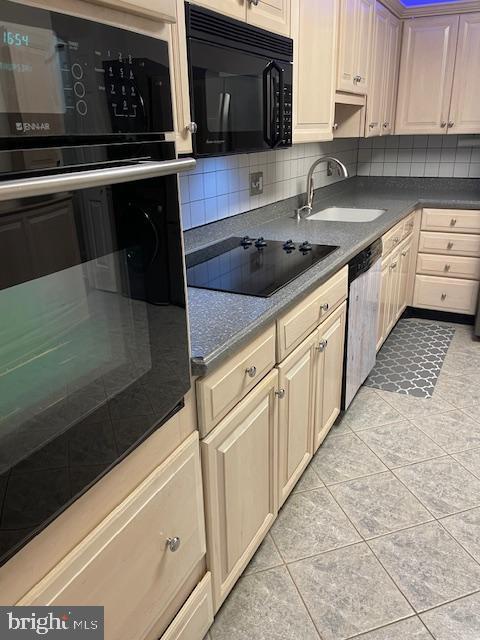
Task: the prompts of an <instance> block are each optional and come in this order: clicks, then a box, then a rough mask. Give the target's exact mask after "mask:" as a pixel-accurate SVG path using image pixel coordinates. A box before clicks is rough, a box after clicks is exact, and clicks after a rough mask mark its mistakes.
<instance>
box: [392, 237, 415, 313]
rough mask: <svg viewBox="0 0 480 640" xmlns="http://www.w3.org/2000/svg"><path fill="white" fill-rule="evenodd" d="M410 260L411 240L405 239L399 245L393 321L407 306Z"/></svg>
mask: <svg viewBox="0 0 480 640" xmlns="http://www.w3.org/2000/svg"><path fill="white" fill-rule="evenodd" d="M413 266H414V265H413V261H412V240H410V239H409V240H407V241H405V242H404V243H403V244H402V245H401V246H400V253H399V271H400V273H399V275H398V297H397V307H396V313H395V316H396V317H395V321H397V320H398V318H399V317H400V316H401V315H402V313H403V312H404V311H405V308H406V306H407V294H408V282H409V278H410V271H411V269H412V268H413Z"/></svg>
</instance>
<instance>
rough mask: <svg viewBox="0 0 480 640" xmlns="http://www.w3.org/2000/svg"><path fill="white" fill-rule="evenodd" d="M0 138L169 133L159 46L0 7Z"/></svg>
mask: <svg viewBox="0 0 480 640" xmlns="http://www.w3.org/2000/svg"><path fill="white" fill-rule="evenodd" d="M0 82H1V85H2V88H3V87H4V88H5V91H4V96H5V98H4V100H3V101H2V104H1V105H0V138H7V137H12V136H13V137H32V136H77V135H81V136H85V135H90V136H102V135H108V134H116V133H118V134H129V133H132V134H135V133H165V132H167V131H172V130H173V115H172V97H171V86H170V73H169V62H168V45H167V43H166V42H165V41H163V40H160V39H157V38H152V37H149V36H145V35H142V34H138V33H135V32H133V31H128V30H125V29H118V28H115V27H110V26H108V25H104V24H100V23H96V22H92V21H89V20H84V19H81V18H74V17H72V16H68V15H64V14H60V13H56V12H53V11H46V10H43V9H37V8H33V7H29V6H26V5H20V4H17V3H14V2H9V1H8V0H5V1H4V2H2V16H1V18H0Z"/></svg>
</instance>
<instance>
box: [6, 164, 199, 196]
mask: <svg viewBox="0 0 480 640" xmlns="http://www.w3.org/2000/svg"><path fill="white" fill-rule="evenodd" d="M195 165H196V162H195V160H194V159H193V158H182V159H180V160H162V161H160V162H154V161H146V162H139V163H137V164H133V165H126V166H125V165H124V166H120V167H108V168H105V169H91V170H90V169H89V170H87V171H77V172H75V173H59V174H54V175H49V176H41V177H38V178H22V179H21V180H6V181H5V182H0V202H5V201H7V200H15V199H17V198H33V197H37V196H46V195H51V194H54V193H62V192H64V191H77V190H78V189H90V188H92V187H101V186H105V185H110V184H118V183H119V182H133V181H135V180H145V179H147V178H159V177H161V176H170V175H173V174H175V173H179V172H181V171H191V170H192V169H194V168H195Z"/></svg>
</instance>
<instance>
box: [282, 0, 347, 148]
mask: <svg viewBox="0 0 480 640" xmlns="http://www.w3.org/2000/svg"><path fill="white" fill-rule="evenodd" d="M338 14H339V2H338V0H322V1H321V2H318V0H292V38H293V43H294V52H293V59H294V63H293V65H294V66H293V81H294V91H293V99H294V104H293V142H294V143H299V142H319V141H323V140H331V139H332V138H333V133H332V126H333V117H334V100H335V68H336V49H337V29H338Z"/></svg>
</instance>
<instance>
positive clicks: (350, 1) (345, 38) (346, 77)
mask: <svg viewBox="0 0 480 640" xmlns="http://www.w3.org/2000/svg"><path fill="white" fill-rule="evenodd" d="M374 14H375V0H341V2H340V37H339V51H338V79H337V89H338V90H339V91H348V92H350V93H359V94H362V95H363V94H367V93H368V91H369V84H370V66H371V64H370V63H371V51H372V43H373V28H374Z"/></svg>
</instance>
